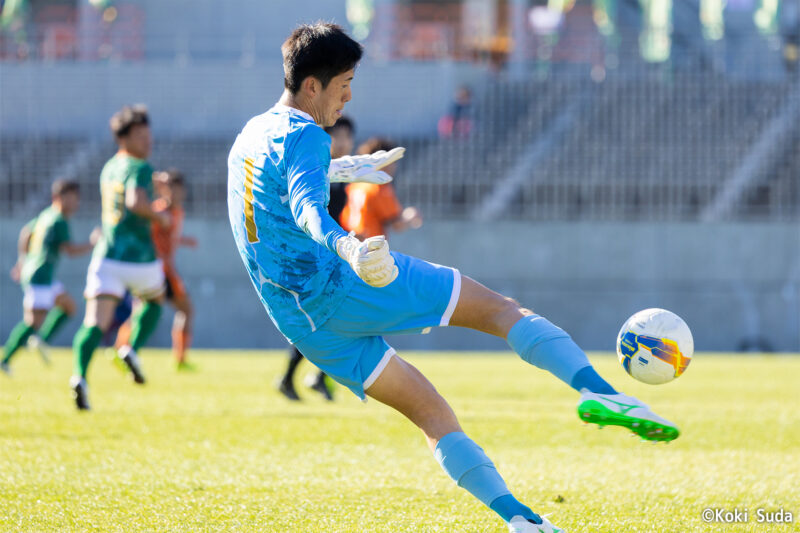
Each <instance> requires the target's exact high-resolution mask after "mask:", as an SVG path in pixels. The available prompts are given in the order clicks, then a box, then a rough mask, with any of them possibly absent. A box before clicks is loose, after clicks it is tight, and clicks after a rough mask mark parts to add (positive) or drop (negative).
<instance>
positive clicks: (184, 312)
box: [117, 169, 197, 370]
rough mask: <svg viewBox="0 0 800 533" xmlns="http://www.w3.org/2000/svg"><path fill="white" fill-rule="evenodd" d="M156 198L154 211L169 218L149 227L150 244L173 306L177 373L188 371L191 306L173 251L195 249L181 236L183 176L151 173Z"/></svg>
mask: <svg viewBox="0 0 800 533" xmlns="http://www.w3.org/2000/svg"><path fill="white" fill-rule="evenodd" d="M153 183H154V184H155V189H156V194H157V195H158V198H157V199H156V200H155V201H154V202H153V211H155V212H157V213H164V214H165V215H166V216H167V217H168V218H169V221H170V223H169V225H168V226H160V225H156V224H154V225H153V227H152V234H153V245H154V247H155V249H156V254H157V255H158V258H159V259H160V260H161V262H162V264H163V266H164V277H165V278H166V285H167V299H168V300H169V301H170V302H171V303H172V305H173V306H175V311H176V312H175V319H174V322H173V324H172V350H173V353H174V355H175V359H176V361H177V364H178V369H179V370H184V369H189V368H191V367H190V365H189V364H188V363H187V362H186V350H187V349H188V348H189V345H190V344H191V338H192V303H191V300H190V298H189V293H188V292H187V291H186V284H185V283H184V282H183V279H182V278H181V276H180V274H178V270H177V268H176V266H175V252H176V250H177V248H178V247H179V246H189V247H192V248H194V247H196V246H197V241H196V240H195V239H194V238H193V237H188V236H185V235H183V219H184V211H183V201H184V198H185V197H186V185H185V181H184V177H183V174H182V173H181V172H179V171H178V170H175V169H170V170H166V171H160V172H156V173H154V174H153ZM127 334H128V328H125V327H123V328H120V336H119V337H118V339H117V344H120V341H121V340H124V336H126V335H127Z"/></svg>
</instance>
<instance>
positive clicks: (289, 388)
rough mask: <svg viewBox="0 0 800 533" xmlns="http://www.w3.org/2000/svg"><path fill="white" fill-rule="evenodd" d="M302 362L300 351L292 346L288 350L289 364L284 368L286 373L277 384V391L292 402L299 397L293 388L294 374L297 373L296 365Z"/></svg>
mask: <svg viewBox="0 0 800 533" xmlns="http://www.w3.org/2000/svg"><path fill="white" fill-rule="evenodd" d="M302 360H303V354H301V353H300V350H298V349H297V347H296V346H292V347H291V348H290V349H289V364H288V365H287V366H286V373H285V374H284V375H283V377H282V378H281V381H280V383H279V384H278V391H280V393H281V394H283V395H284V396H286V397H287V398H288V399H290V400H293V401H297V400H299V399H300V396H298V395H297V391H296V390H295V388H294V373H295V372H296V371H297V365H299V364H300V361H302Z"/></svg>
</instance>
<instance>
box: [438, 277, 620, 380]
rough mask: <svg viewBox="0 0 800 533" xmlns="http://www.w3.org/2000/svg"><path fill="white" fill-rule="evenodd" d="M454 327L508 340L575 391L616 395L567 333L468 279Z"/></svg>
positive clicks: (534, 363)
mask: <svg viewBox="0 0 800 533" xmlns="http://www.w3.org/2000/svg"><path fill="white" fill-rule="evenodd" d="M450 325H451V326H461V327H465V328H471V329H476V330H478V331H483V332H485V333H489V334H491V335H495V336H498V337H502V338H504V339H506V340H507V341H508V344H509V345H510V346H511V348H512V349H513V350H514V351H515V352H517V354H519V356H520V357H521V358H522V359H523V360H525V361H526V362H528V363H530V364H532V365H535V366H537V367H539V368H541V369H543V370H547V371H549V372H550V373H552V374H553V375H555V376H556V377H557V378H559V379H560V380H562V381H563V382H564V383H566V384H567V385H569V386H571V387H572V388H574V389H575V390H578V391H580V390H581V389H584V388H585V389H588V390H590V391H591V392H596V393H600V394H614V393H615V392H616V391H615V390H614V388H613V387H612V386H611V385H609V384H608V383H607V382H606V381H605V380H604V379H603V378H601V377H600V376H599V375H598V374H597V372H596V371H595V370H594V368H593V367H592V366H591V363H589V359H587V357H586V354H585V353H584V352H583V350H581V349H580V348H579V347H578V345H577V344H575V342H574V341H573V340H572V338H571V337H570V336H569V335H568V334H567V333H566V332H565V331H564V330H562V329H561V328H559V327H557V326H555V325H553V324H552V323H551V322H550V321H548V320H547V319H546V318H544V317H542V316H539V315H537V314H535V313H534V312H533V311H531V310H529V309H525V308H524V307H521V306H520V305H519V304H518V303H517V302H516V301H514V300H513V299H511V298H507V297H505V296H502V295H501V294H498V293H496V292H494V291H492V290H490V289H488V288H486V287H484V286H483V285H481V284H480V283H478V282H477V281H475V280H473V279H470V278H468V277H466V276H462V279H461V294H460V295H459V299H458V304H457V305H456V309H455V311H454V312H453V316H452V318H451V319H450Z"/></svg>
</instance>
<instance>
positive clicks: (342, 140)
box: [278, 117, 375, 401]
mask: <svg viewBox="0 0 800 533" xmlns="http://www.w3.org/2000/svg"><path fill="white" fill-rule="evenodd" d="M325 132H326V133H327V134H328V135H330V136H331V159H337V158H339V157H344V156H347V155H350V154H351V153H352V152H353V144H354V141H353V135H354V134H355V125H354V124H353V121H352V120H350V119H349V118H348V117H339V119H338V120H337V121H336V123H335V124H334V125H333V126H329V127H327V128H325ZM373 151H375V150H373ZM370 153H372V152H370ZM346 187H348V185H346V184H345V183H332V184H331V186H330V200H329V202H328V214H329V215H330V216H331V218H332V219H333V220H336V221H338V220H339V218H340V216H341V214H342V210H343V209H344V208H345V205H346V204H347V192H346ZM302 360H303V354H301V353H300V350H298V349H297V346H294V345H293V346H292V347H291V348H290V349H289V364H288V365H287V367H286V373H285V374H284V375H283V377H282V378H281V380H280V382H279V384H278V391H279V392H280V393H281V394H283V395H284V396H286V398H288V399H289V400H293V401H298V400H300V396H298V394H297V390H296V389H295V388H294V374H295V372H296V371H297V366H298V365H299V364H300V362H301V361H302ZM309 387H310V388H311V389H312V390H315V391H317V392H319V393H320V394H321V395H322V397H323V398H325V399H326V400H328V401H332V400H333V395H332V394H331V391H330V389H329V388H328V385H327V384H326V383H325V372H323V371H322V370H320V371H319V372H318V373H317V375H316V377H315V378H314V380H313V381H312V382H311V383H310V384H309Z"/></svg>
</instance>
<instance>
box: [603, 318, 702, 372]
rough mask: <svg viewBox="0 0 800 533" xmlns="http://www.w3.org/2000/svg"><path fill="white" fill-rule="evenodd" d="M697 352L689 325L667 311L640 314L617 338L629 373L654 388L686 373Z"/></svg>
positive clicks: (620, 331) (621, 360) (618, 353)
mask: <svg viewBox="0 0 800 533" xmlns="http://www.w3.org/2000/svg"><path fill="white" fill-rule="evenodd" d="M693 353H694V339H692V332H691V331H690V330H689V326H687V325H686V322H684V321H683V320H682V319H681V317H679V316H678V315H676V314H675V313H673V312H671V311H667V310H666V309H645V310H644V311H639V312H638V313H636V314H634V315H633V316H632V317H630V318H629V319H628V320H627V321H625V323H624V324H623V325H622V329H620V330H619V335H617V356H618V357H619V362H620V363H621V364H622V366H623V368H625V371H626V372H628V374H630V375H631V376H633V377H634V378H636V379H638V380H639V381H642V382H644V383H649V384H650V385H659V384H661V383H666V382H668V381H672V380H673V379H675V378H677V377H678V376H680V375H681V374H683V372H684V371H685V370H686V367H688V366H689V363H690V362H691V361H692V354H693Z"/></svg>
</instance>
